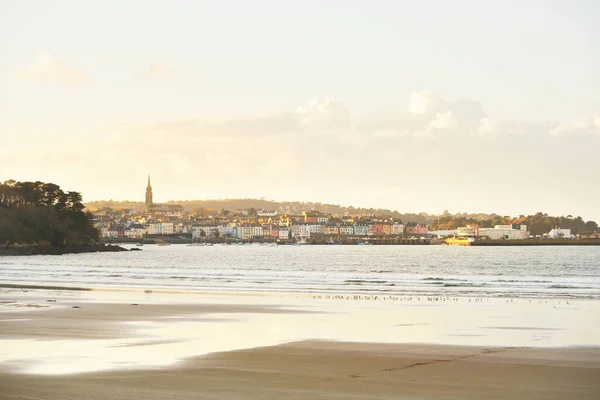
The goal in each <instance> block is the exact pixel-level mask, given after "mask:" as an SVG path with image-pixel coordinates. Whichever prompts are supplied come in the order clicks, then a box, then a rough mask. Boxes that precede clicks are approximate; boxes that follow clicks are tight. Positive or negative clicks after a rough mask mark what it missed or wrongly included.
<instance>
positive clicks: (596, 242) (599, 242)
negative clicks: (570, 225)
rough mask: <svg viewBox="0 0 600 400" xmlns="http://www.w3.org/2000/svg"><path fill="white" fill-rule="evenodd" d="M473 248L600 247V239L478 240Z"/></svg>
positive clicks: (473, 244) (472, 244)
mask: <svg viewBox="0 0 600 400" xmlns="http://www.w3.org/2000/svg"><path fill="white" fill-rule="evenodd" d="M471 246H600V239H582V240H577V239H524V240H476V241H475V242H473V243H471Z"/></svg>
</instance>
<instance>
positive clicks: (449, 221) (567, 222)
mask: <svg viewBox="0 0 600 400" xmlns="http://www.w3.org/2000/svg"><path fill="white" fill-rule="evenodd" d="M510 224H521V225H527V230H528V231H529V232H531V234H532V235H543V234H544V233H548V232H550V231H551V230H552V229H554V228H562V229H571V233H573V234H577V233H583V232H595V231H597V230H598V224H597V223H596V222H595V221H587V222H586V221H584V220H583V219H582V218H581V217H573V216H572V215H567V216H561V217H553V216H550V215H548V214H546V213H541V212H538V213H537V214H534V215H527V216H525V215H520V216H519V217H518V218H513V217H508V216H500V215H495V214H491V215H488V216H483V217H474V216H464V215H443V216H440V217H439V219H435V220H433V221H432V223H431V227H432V230H438V229H441V230H447V229H448V230H450V229H456V228H458V227H460V226H466V225H478V226H479V227H480V228H492V227H494V226H496V225H510Z"/></svg>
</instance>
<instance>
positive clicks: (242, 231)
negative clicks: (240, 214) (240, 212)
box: [237, 226, 254, 240]
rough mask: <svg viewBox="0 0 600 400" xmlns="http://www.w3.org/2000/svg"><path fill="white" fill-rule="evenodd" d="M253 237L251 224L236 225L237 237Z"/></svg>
mask: <svg viewBox="0 0 600 400" xmlns="http://www.w3.org/2000/svg"><path fill="white" fill-rule="evenodd" d="M253 237H254V227H253V226H238V227H237V238H238V239H242V240H250V239H252V238H253Z"/></svg>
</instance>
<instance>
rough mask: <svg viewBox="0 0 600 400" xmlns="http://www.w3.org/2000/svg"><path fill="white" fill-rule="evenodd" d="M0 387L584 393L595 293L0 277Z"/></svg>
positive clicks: (27, 392)
mask: <svg viewBox="0 0 600 400" xmlns="http://www.w3.org/2000/svg"><path fill="white" fill-rule="evenodd" d="M0 310H1V311H0V387H1V388H2V390H1V393H0V399H83V398H86V399H115V398H119V399H281V398H285V399H307V398H309V399H331V398H339V399H350V398H355V399H401V398H406V399H430V398H431V399H434V398H444V399H481V398H488V399H513V398H527V399H565V398H577V399H597V398H598V396H600V383H599V382H598V380H597V377H598V371H600V347H598V343H597V342H596V341H597V340H598V338H597V337H596V335H595V332H598V324H599V323H600V321H599V319H598V310H599V308H598V304H597V302H595V301H590V302H585V301H581V302H573V301H570V302H567V301H558V300H546V301H535V302H530V301H529V300H527V299H520V300H519V302H517V304H515V303H514V302H513V301H508V300H506V299H465V298H463V299H449V300H448V301H442V300H440V299H438V300H433V299H420V300H417V299H414V298H413V299H408V298H407V299H385V300H383V299H378V300H373V299H371V300H362V301H348V300H341V299H323V298H309V297H303V298H299V297H297V296H293V295H290V296H282V295H278V296H265V295H263V296H239V295H238V296H231V295H228V296H225V295H223V296H207V295H196V296H190V295H189V294H172V293H170V294H166V293H165V294H160V293H144V292H139V291H138V292H117V291H104V292H103V291H97V292H94V291H89V292H74V291H66V290H61V291H52V290H32V289H27V290H22V289H17V288H10V289H3V290H2V292H1V293H0Z"/></svg>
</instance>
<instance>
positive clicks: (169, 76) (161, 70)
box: [134, 62, 181, 81]
mask: <svg viewBox="0 0 600 400" xmlns="http://www.w3.org/2000/svg"><path fill="white" fill-rule="evenodd" d="M134 77H135V78H137V79H142V80H148V81H158V80H169V81H174V80H178V79H180V78H181V74H179V72H177V71H176V70H175V68H173V67H172V66H171V65H170V64H168V63H166V62H159V63H153V64H150V66H148V68H145V69H143V70H141V71H138V72H136V73H135V74H134Z"/></svg>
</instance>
